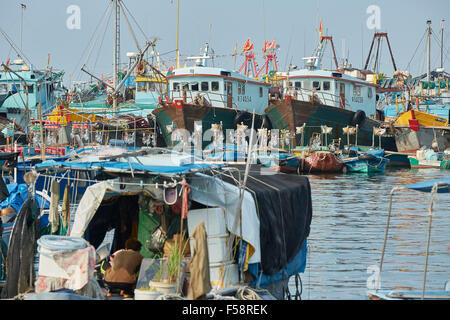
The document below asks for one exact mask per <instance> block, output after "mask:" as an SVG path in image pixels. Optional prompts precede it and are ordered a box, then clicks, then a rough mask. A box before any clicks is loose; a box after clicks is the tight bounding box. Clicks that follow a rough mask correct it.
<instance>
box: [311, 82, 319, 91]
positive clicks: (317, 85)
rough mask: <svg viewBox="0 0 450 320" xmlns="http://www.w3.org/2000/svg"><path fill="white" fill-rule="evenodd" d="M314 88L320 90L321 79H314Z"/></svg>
mask: <svg viewBox="0 0 450 320" xmlns="http://www.w3.org/2000/svg"><path fill="white" fill-rule="evenodd" d="M313 88H314V89H316V90H320V81H313Z"/></svg>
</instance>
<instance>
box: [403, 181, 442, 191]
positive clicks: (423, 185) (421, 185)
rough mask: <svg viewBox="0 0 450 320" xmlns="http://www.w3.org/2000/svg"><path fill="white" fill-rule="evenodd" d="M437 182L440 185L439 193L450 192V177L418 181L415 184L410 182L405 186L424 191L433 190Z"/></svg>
mask: <svg viewBox="0 0 450 320" xmlns="http://www.w3.org/2000/svg"><path fill="white" fill-rule="evenodd" d="M436 183H439V187H438V189H437V192H438V193H450V178H444V179H433V180H428V181H423V182H417V183H413V184H408V185H406V186H404V187H405V188H408V189H413V190H417V191H422V192H431V189H432V188H433V187H434V185H435V184H436Z"/></svg>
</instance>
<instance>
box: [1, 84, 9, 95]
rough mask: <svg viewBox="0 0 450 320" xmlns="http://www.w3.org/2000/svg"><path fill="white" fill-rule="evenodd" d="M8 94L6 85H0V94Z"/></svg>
mask: <svg viewBox="0 0 450 320" xmlns="http://www.w3.org/2000/svg"><path fill="white" fill-rule="evenodd" d="M6 93H8V85H7V84H6V83H0V94H6Z"/></svg>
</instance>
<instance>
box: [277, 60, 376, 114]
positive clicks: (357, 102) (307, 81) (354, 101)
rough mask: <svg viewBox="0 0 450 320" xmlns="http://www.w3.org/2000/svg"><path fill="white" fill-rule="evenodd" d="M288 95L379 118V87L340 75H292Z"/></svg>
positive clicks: (325, 72)
mask: <svg viewBox="0 0 450 320" xmlns="http://www.w3.org/2000/svg"><path fill="white" fill-rule="evenodd" d="M283 90H284V94H289V95H291V96H292V97H293V98H294V99H296V100H300V101H309V99H310V96H311V94H313V93H314V94H315V96H316V98H318V99H319V100H320V102H321V103H322V104H326V105H329V106H332V107H336V108H342V109H346V110H350V111H354V112H356V111H358V110H362V111H364V113H365V114H366V116H367V117H369V118H372V119H375V118H376V92H375V91H376V85H375V84H373V83H370V82H367V81H364V80H361V79H358V78H355V77H352V76H349V75H346V74H343V73H341V72H338V71H331V70H309V69H302V70H296V71H292V72H289V74H288V75H287V77H286V80H284V89H283Z"/></svg>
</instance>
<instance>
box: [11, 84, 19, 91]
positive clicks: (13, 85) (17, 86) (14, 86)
mask: <svg viewBox="0 0 450 320" xmlns="http://www.w3.org/2000/svg"><path fill="white" fill-rule="evenodd" d="M11 91H13V92H20V84H15V83H13V84H12V85H11Z"/></svg>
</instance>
